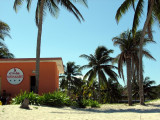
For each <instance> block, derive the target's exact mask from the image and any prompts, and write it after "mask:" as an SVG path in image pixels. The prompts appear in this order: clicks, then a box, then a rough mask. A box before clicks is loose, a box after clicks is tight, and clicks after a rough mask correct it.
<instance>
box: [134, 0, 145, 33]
mask: <svg viewBox="0 0 160 120" xmlns="http://www.w3.org/2000/svg"><path fill="white" fill-rule="evenodd" d="M143 4H144V0H139V1H138V4H137V7H136V11H135V14H134V20H133V26H132V34H133V36H135V34H136V31H137V27H138V26H139V23H140V20H139V19H140V17H141V15H142V13H143Z"/></svg>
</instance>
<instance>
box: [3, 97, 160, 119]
mask: <svg viewBox="0 0 160 120" xmlns="http://www.w3.org/2000/svg"><path fill="white" fill-rule="evenodd" d="M30 108H31V110H25V109H21V108H20V105H4V106H0V120H160V100H159V101H156V102H152V103H148V104H147V105H146V106H141V105H134V106H131V107H130V106H128V105H125V104H112V105H111V104H107V105H101V108H86V109H73V108H70V107H64V108H55V107H46V106H33V105H30Z"/></svg>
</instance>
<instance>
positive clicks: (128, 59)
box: [126, 58, 132, 106]
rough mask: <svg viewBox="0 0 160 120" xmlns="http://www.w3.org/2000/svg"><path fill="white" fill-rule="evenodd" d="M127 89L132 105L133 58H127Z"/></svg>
mask: <svg viewBox="0 0 160 120" xmlns="http://www.w3.org/2000/svg"><path fill="white" fill-rule="evenodd" d="M126 62H127V91H128V104H129V106H131V105H132V86H131V78H132V69H131V59H130V58H127V60H126Z"/></svg>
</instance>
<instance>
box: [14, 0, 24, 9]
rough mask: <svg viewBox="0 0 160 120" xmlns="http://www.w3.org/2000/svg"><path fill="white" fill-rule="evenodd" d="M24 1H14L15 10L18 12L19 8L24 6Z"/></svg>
mask: <svg viewBox="0 0 160 120" xmlns="http://www.w3.org/2000/svg"><path fill="white" fill-rule="evenodd" d="M23 2H24V0H15V1H14V5H13V9H14V10H15V11H16V12H17V11H18V8H17V7H20V6H21V5H22V4H23Z"/></svg>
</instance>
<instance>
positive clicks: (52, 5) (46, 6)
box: [14, 0, 87, 93]
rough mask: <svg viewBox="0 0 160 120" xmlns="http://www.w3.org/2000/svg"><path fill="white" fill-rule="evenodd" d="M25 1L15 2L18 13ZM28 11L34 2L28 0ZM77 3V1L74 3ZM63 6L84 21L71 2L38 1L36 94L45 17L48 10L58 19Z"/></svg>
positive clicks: (64, 0) (57, 0)
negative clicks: (60, 7)
mask: <svg viewBox="0 0 160 120" xmlns="http://www.w3.org/2000/svg"><path fill="white" fill-rule="evenodd" d="M78 1H79V2H82V3H84V4H85V5H87V4H86V0H78ZM23 2H24V0H15V2H14V9H15V11H17V7H19V6H21V5H22V3H23ZM26 2H27V9H28V10H29V9H30V6H31V3H32V0H27V1H26ZM74 2H76V1H74ZM59 4H60V5H61V6H63V7H65V8H67V10H68V11H69V12H71V13H73V14H74V16H75V17H76V18H77V19H78V20H79V21H81V20H84V18H83V16H82V15H81V13H80V12H79V10H78V9H77V8H76V6H74V4H73V2H71V0H37V8H36V15H35V18H36V24H37V26H38V35H37V49H36V90H35V91H36V93H38V88H39V63H40V46H41V35H42V23H43V17H44V14H45V13H46V11H47V10H49V12H50V13H51V15H53V16H55V17H57V13H58V11H59V8H58V5H59Z"/></svg>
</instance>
